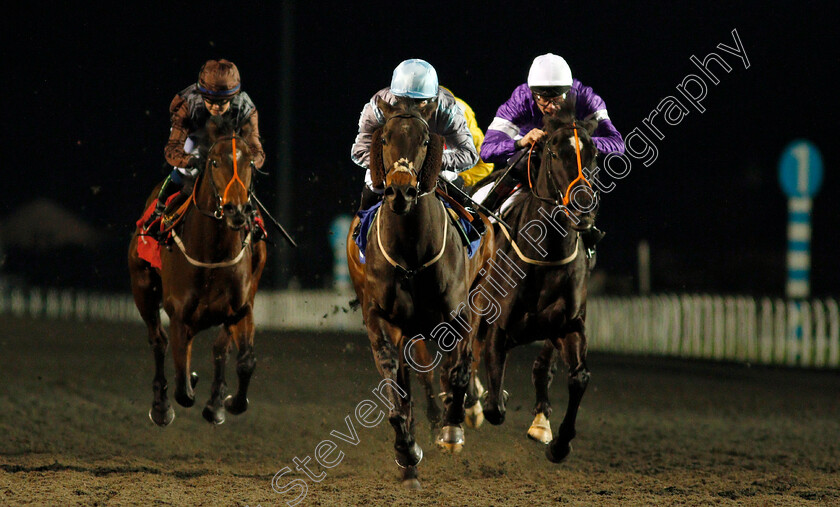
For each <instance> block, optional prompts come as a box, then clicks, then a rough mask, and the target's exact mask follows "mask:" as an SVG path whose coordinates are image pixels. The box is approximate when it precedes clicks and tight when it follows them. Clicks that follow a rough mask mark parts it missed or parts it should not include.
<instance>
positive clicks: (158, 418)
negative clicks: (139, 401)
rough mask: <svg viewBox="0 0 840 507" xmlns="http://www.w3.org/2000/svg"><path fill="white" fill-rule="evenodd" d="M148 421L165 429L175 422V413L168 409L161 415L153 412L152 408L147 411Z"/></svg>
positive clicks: (170, 408)
mask: <svg viewBox="0 0 840 507" xmlns="http://www.w3.org/2000/svg"><path fill="white" fill-rule="evenodd" d="M149 419H150V420H151V421H152V422H153V423H155V424H157V425H158V426H160V427H161V428H165V427H166V426H169V424H170V423H172V421H174V420H175V411H174V410H172V407H169V410H167V411H166V412H163V413H161V412H157V411H155V409H154V408H151V409H149Z"/></svg>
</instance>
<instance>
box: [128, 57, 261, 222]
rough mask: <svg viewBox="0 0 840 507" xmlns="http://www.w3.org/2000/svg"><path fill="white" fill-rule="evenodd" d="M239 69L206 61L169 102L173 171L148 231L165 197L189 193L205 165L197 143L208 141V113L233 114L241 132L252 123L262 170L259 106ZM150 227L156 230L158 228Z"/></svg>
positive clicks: (168, 151)
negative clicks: (191, 81) (192, 80)
mask: <svg viewBox="0 0 840 507" xmlns="http://www.w3.org/2000/svg"><path fill="white" fill-rule="evenodd" d="M241 87H242V84H241V80H240V78H239V69H237V68H236V65H234V64H233V62H230V61H228V60H218V61H217V60H207V62H206V63H205V64H204V65H203V66H202V67H201V70H200V71H199V73H198V82H197V83H194V84H191V85H190V86H188V87H186V88H184V89H183V90H181V91H180V92H178V94H177V95H175V98H174V99H172V103H171V104H170V105H169V113H170V121H171V124H172V126H171V128H170V131H169V141H167V143H166V148H165V149H164V155H165V156H166V162H167V163H168V164H169V165H172V166H173V169H172V172H171V173H170V174H169V176H167V178H166V180H164V182H163V185H161V188H160V193H159V194H158V200H157V203H156V204H155V210H154V213H153V214H152V216H151V217H150V218H149V219H148V220H147V221H146V224H145V225H144V229H148V228H149V227H150V226H151V225H152V224H153V223H154V222H155V221H156V220H157V219H158V218H159V217H160V216H161V215H162V214H163V211H164V209H165V208H166V201H167V199H168V198H169V197H170V196H171V195H172V194H174V193H175V192H177V191H179V190H180V191H181V193H182V195H185V196H187V195H189V194H190V193H191V192H192V186H193V183H194V182H195V177H196V176H197V175H198V172H199V171H200V170H201V169H202V166H201V164H202V163H203V158H204V155H205V154H204V153H200V152H199V147H200V146H202V145H203V144H204V143H203V141H204V138H205V136H206V132H205V131H204V125H205V124H206V123H207V120H208V119H209V118H210V116H219V115H224V116H226V117H229V118H232V119H233V120H234V122H235V124H236V129H237V130H239V129H241V128H242V127H243V126H245V125H249V126H250V134H249V137H248V139H247V142H248V145H249V146H250V147H251V150H252V152H253V153H254V165H255V166H256V167H257V168H258V169H259V168H261V167H262V166H263V163H265V152H263V148H262V143H261V142H260V131H259V126H258V121H257V108H256V107H255V106H254V103H253V102H252V101H251V97H249V96H248V94H247V93H245V92H243V91H242V88H241ZM156 230H157V228H155V231H150V232H152V233H153V234H154V233H155V232H156Z"/></svg>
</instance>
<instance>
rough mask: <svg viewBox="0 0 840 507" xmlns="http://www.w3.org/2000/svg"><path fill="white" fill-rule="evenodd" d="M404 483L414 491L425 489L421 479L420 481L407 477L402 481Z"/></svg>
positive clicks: (404, 485)
mask: <svg viewBox="0 0 840 507" xmlns="http://www.w3.org/2000/svg"><path fill="white" fill-rule="evenodd" d="M402 485H403V487H404V488H406V489H411V490H414V491H419V490H421V489H423V486H421V485H420V481H418V480H417V479H406V480H404V481H402Z"/></svg>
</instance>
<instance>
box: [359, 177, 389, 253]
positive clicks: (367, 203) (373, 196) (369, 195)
mask: <svg viewBox="0 0 840 507" xmlns="http://www.w3.org/2000/svg"><path fill="white" fill-rule="evenodd" d="M382 195H383V194H379V193H376V192H374V191H373V190H371V189H370V188H369V187H368V186H367V185H365V186H364V188H363V189H362V198H361V203H360V204H359V211H364V210H366V209H370V208H371V207H373V206H374V205H375V204H376V203H378V202H379V201H381V200H382ZM361 225H362V222H361V221H359V223H358V224H356V228H355V229H354V230H353V239H354V240H355V239H356V238H357V237H358V236H359V230H360V227H361Z"/></svg>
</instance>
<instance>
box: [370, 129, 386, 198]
mask: <svg viewBox="0 0 840 507" xmlns="http://www.w3.org/2000/svg"><path fill="white" fill-rule="evenodd" d="M369 162H370V179H371V180H372V181H373V187H374V188H382V187H384V186H385V163H384V162H383V161H382V128H378V129H376V131H374V133H373V136H371V140H370V152H369Z"/></svg>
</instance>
